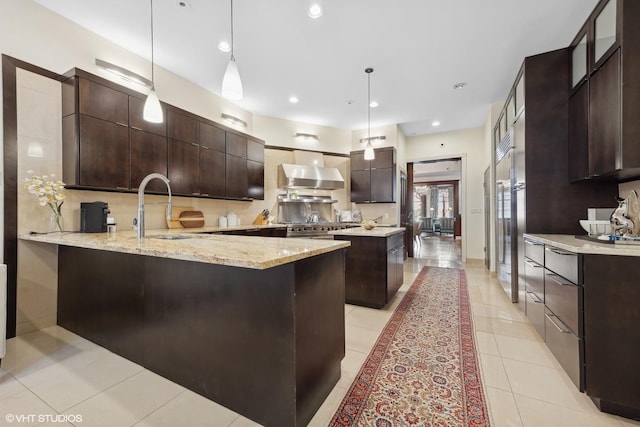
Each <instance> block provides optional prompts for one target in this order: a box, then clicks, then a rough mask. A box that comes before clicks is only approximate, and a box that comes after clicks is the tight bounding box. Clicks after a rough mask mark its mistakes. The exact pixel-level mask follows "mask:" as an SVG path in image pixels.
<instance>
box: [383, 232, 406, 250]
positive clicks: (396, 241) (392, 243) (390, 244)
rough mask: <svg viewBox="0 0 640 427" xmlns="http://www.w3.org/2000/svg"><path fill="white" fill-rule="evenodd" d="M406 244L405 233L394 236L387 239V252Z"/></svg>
mask: <svg viewBox="0 0 640 427" xmlns="http://www.w3.org/2000/svg"><path fill="white" fill-rule="evenodd" d="M403 244H404V233H398V234H394V235H392V236H389V237H387V250H388V251H389V250H391V249H393V248H396V247H398V246H402V245H403Z"/></svg>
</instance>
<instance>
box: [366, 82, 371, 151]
mask: <svg viewBox="0 0 640 427" xmlns="http://www.w3.org/2000/svg"><path fill="white" fill-rule="evenodd" d="M367 82H368V88H367V112H368V113H369V115H368V118H367V126H368V127H367V129H368V133H367V137H368V138H369V139H368V140H367V143H368V144H371V72H370V71H368V72H367Z"/></svg>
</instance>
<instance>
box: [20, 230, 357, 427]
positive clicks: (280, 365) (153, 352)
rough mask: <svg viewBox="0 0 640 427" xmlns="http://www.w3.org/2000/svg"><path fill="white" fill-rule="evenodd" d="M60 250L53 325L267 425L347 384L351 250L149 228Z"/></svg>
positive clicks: (306, 416) (308, 414)
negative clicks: (139, 234)
mask: <svg viewBox="0 0 640 427" xmlns="http://www.w3.org/2000/svg"><path fill="white" fill-rule="evenodd" d="M147 236H148V237H147V238H144V239H142V240H141V241H140V243H138V240H137V239H136V236H135V234H134V233H133V232H129V231H127V232H119V233H117V234H116V236H114V237H109V236H108V235H107V234H106V233H98V234H80V233H54V234H45V235H24V236H20V238H21V239H23V240H31V241H36V242H44V243H50V244H56V245H58V246H59V249H58V266H59V268H58V270H59V272H58V274H59V276H58V324H59V325H60V326H62V327H64V328H66V329H68V330H70V331H72V332H75V333H77V334H79V335H81V336H83V337H85V338H87V339H89V340H91V341H93V342H95V343H97V344H99V345H101V346H103V347H105V348H107V349H109V350H111V351H113V352H115V353H117V354H119V355H121V356H123V357H125V358H127V359H129V360H131V361H134V362H136V363H139V364H140V365H142V366H144V367H145V368H147V369H149V370H151V371H153V372H156V373H158V374H160V375H162V376H164V377H166V378H168V379H170V380H172V381H174V382H176V383H178V384H181V385H183V386H185V387H187V388H189V389H191V390H193V391H195V392H197V393H199V394H201V395H203V396H205V397H207V398H209V399H211V400H214V401H216V402H218V403H220V404H222V405H224V406H226V407H228V408H230V409H232V410H234V411H236V412H239V413H241V414H242V415H244V416H246V417H248V418H250V419H252V420H254V421H256V422H258V423H260V424H263V425H266V426H304V425H307V423H308V422H309V421H310V420H311V418H312V417H313V415H314V413H315V412H316V410H317V409H318V408H319V407H320V405H321V404H322V402H323V401H324V400H325V398H326V396H327V395H328V394H329V392H330V391H331V389H332V388H333V387H334V385H335V384H336V382H337V381H338V379H339V378H340V362H341V360H342V359H343V357H344V354H345V347H344V338H345V329H344V284H345V274H344V271H345V269H344V251H345V248H346V247H347V246H349V244H348V242H339V241H336V242H334V241H330V240H309V239H281V238H263V237H252V236H249V237H245V236H227V235H210V234H188V233H184V232H182V233H168V232H167V231H166V230H163V231H156V232H154V231H152V230H147Z"/></svg>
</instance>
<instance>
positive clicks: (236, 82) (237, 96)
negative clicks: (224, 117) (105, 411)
mask: <svg viewBox="0 0 640 427" xmlns="http://www.w3.org/2000/svg"><path fill="white" fill-rule="evenodd" d="M222 96H223V97H225V98H227V99H228V100H230V101H240V100H241V99H242V96H243V93H242V80H240V72H239V71H238V65H237V64H236V59H235V58H234V57H233V56H231V59H230V60H229V64H227V71H225V72H224V77H223V79H222Z"/></svg>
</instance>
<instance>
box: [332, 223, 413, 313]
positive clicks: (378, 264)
mask: <svg viewBox="0 0 640 427" xmlns="http://www.w3.org/2000/svg"><path fill="white" fill-rule="evenodd" d="M334 239H335V240H348V241H350V242H351V246H350V247H349V248H348V249H347V257H346V267H345V270H346V271H345V274H346V281H345V298H346V302H347V303H349V304H356V305H362V306H365V307H374V308H382V307H384V306H385V305H386V304H387V303H388V302H389V301H391V299H392V298H393V296H394V295H395V294H396V292H397V291H398V289H399V288H400V286H402V282H403V262H404V231H401V232H399V233H396V234H393V235H391V236H388V237H373V236H357V235H335V236H334Z"/></svg>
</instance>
